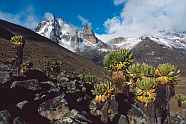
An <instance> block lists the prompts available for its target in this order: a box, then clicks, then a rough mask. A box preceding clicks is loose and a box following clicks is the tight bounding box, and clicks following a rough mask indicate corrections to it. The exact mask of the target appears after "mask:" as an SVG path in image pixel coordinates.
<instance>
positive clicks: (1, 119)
mask: <svg viewBox="0 0 186 124" xmlns="http://www.w3.org/2000/svg"><path fill="white" fill-rule="evenodd" d="M0 124H11V115H10V113H9V112H8V111H7V110H3V111H0Z"/></svg>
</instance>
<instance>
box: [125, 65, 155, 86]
mask: <svg viewBox="0 0 186 124" xmlns="http://www.w3.org/2000/svg"><path fill="white" fill-rule="evenodd" d="M127 72H128V74H129V77H130V82H131V83H132V84H133V85H135V83H136V81H137V80H138V79H139V78H142V77H153V76H154V73H155V68H154V67H152V66H149V65H147V64H144V63H143V64H139V63H136V64H132V65H131V66H129V68H128V71H127Z"/></svg>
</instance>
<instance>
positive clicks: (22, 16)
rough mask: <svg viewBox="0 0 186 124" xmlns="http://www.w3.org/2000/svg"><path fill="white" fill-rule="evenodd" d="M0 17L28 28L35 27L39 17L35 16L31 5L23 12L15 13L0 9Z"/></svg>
mask: <svg viewBox="0 0 186 124" xmlns="http://www.w3.org/2000/svg"><path fill="white" fill-rule="evenodd" d="M0 19H3V20H7V21H9V22H12V23H15V24H18V25H22V26H25V27H27V28H29V29H33V28H35V27H36V25H37V24H38V22H39V19H38V18H37V17H36V15H35V13H34V10H33V8H32V7H31V6H29V7H27V9H26V10H24V12H20V13H16V14H12V13H8V12H4V11H0Z"/></svg>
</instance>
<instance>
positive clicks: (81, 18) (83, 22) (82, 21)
mask: <svg viewBox="0 0 186 124" xmlns="http://www.w3.org/2000/svg"><path fill="white" fill-rule="evenodd" d="M77 18H78V19H79V20H80V21H81V24H82V25H85V24H88V25H89V26H91V25H92V23H91V22H90V21H89V20H88V19H86V18H85V17H83V16H81V15H78V16H77Z"/></svg>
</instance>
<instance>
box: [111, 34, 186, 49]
mask: <svg viewBox="0 0 186 124" xmlns="http://www.w3.org/2000/svg"><path fill="white" fill-rule="evenodd" d="M145 39H149V40H151V41H152V42H156V43H158V44H161V45H163V46H164V47H168V48H175V49H185V50H186V32H163V31H162V32H159V33H157V34H153V35H143V36H139V37H118V38H113V39H111V40H109V41H108V43H109V44H110V45H111V46H112V48H113V49H122V48H127V49H132V48H133V47H135V46H136V45H138V44H139V43H141V42H142V41H144V40H145Z"/></svg>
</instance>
